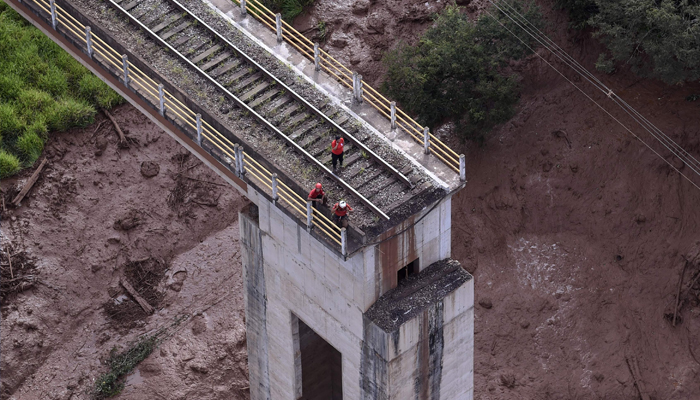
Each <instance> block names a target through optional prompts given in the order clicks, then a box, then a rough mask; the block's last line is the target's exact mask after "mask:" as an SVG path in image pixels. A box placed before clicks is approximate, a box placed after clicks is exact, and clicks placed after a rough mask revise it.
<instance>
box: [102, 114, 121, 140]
mask: <svg viewBox="0 0 700 400" xmlns="http://www.w3.org/2000/svg"><path fill="white" fill-rule="evenodd" d="M102 111H104V113H105V115H106V116H107V118H109V120H110V121H112V125H114V128H115V129H116V130H117V133H118V134H119V142H121V143H126V136H124V132H122V129H121V128H120V127H119V124H117V120H116V119H114V117H113V116H112V114H110V113H109V111H107V110H102Z"/></svg>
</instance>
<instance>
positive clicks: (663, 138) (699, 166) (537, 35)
mask: <svg viewBox="0 0 700 400" xmlns="http://www.w3.org/2000/svg"><path fill="white" fill-rule="evenodd" d="M489 1H490V2H491V3H492V4H493V5H494V6H496V8H498V9H499V10H500V11H501V12H502V13H503V14H504V15H506V16H507V17H508V18H510V19H511V20H512V21H513V22H515V23H516V24H517V25H518V26H519V27H520V28H522V29H523V30H524V31H525V32H526V33H528V34H529V35H530V36H532V37H533V38H534V39H535V40H537V41H538V42H539V43H540V44H542V45H543V46H544V47H545V48H547V50H549V51H550V52H552V53H553V54H554V55H556V56H557V57H558V58H559V59H560V60H562V61H563V62H564V63H565V64H567V65H568V66H569V67H570V68H572V69H574V70H575V71H576V72H578V73H579V74H580V75H582V76H583V77H584V78H585V79H586V80H587V81H588V82H590V83H591V84H593V85H594V86H596V88H598V90H600V91H602V92H603V93H604V94H605V95H607V96H608V97H609V98H610V99H611V100H612V101H613V102H615V103H616V104H617V105H618V106H619V107H620V108H622V109H623V110H624V111H625V112H627V114H628V115H630V117H632V118H633V119H634V120H635V121H636V122H637V123H638V124H640V125H641V126H642V127H643V128H644V129H646V130H647V132H649V134H651V135H652V136H653V137H654V138H655V139H657V140H658V141H659V142H661V143H662V144H663V145H664V146H665V147H666V148H667V149H668V150H669V151H671V152H672V153H673V155H675V156H676V157H678V158H679V159H681V161H683V162H684V163H686V164H687V165H688V166H689V168H691V169H692V170H693V172H695V173H696V174H698V175H700V162H698V160H697V159H695V157H693V156H692V154H690V153H688V152H687V151H686V150H685V149H683V147H681V146H680V145H678V144H677V143H675V142H674V141H673V140H672V139H671V138H670V137H668V136H667V135H666V134H664V133H663V132H662V131H661V129H659V128H657V127H656V126H655V125H654V124H652V123H651V122H650V121H649V120H647V119H646V118H645V117H644V116H643V115H642V114H641V113H639V112H638V111H637V110H635V109H634V108H633V107H632V106H630V105H629V104H627V102H625V101H624V99H622V98H621V97H619V96H618V95H617V94H615V93H614V92H613V91H612V89H610V88H609V87H608V86H606V85H605V84H604V83H603V82H601V81H600V80H599V79H598V78H597V77H596V76H595V75H593V74H592V73H590V72H589V71H588V70H587V69H586V68H584V67H583V66H582V65H581V64H579V62H578V61H576V59H574V58H573V57H571V56H570V55H569V54H567V53H566V52H565V51H564V50H563V49H562V48H561V47H559V45H557V44H556V43H555V42H554V41H553V40H551V39H550V38H549V37H547V36H546V35H545V34H544V33H542V31H540V30H539V29H538V28H537V27H536V26H535V25H534V24H532V23H531V22H530V21H528V20H527V18H525V17H524V16H523V15H522V14H520V12H519V11H518V10H517V9H516V8H515V7H513V6H512V5H511V4H509V3H508V2H506V1H499V4H501V5H505V8H508V9H509V10H510V12H511V14H510V15H509V14H508V13H506V12H505V11H504V10H503V9H501V8H500V7H499V6H498V5H497V4H495V3H494V2H493V1H491V0H489ZM497 1H498V0H497ZM513 14H516V15H517V17H519V18H518V20H519V21H520V22H522V23H523V25H525V26H527V27H528V28H529V29H526V28H525V27H523V26H522V25H520V24H519V23H518V22H516V21H514V20H513V18H512V15H513ZM540 39H541V40H542V41H544V42H546V43H547V44H544V43H542V41H540ZM550 46H551V47H553V48H554V49H555V50H556V51H554V50H552V49H551V48H550ZM562 56H563V57H564V59H562ZM567 61H568V62H567ZM587 77H589V78H591V79H592V80H593V81H595V83H594V82H592V81H591V79H588V78H587ZM652 131H654V132H655V133H654V132H652ZM657 135H659V136H660V138H659V137H657ZM669 146H670V147H673V149H671V148H669Z"/></svg>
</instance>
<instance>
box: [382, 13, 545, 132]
mask: <svg viewBox="0 0 700 400" xmlns="http://www.w3.org/2000/svg"><path fill="white" fill-rule="evenodd" d="M514 6H515V7H517V8H518V9H519V11H520V12H523V13H524V14H525V16H526V17H527V18H528V19H529V20H531V21H539V12H538V11H537V9H536V8H535V7H533V6H527V7H525V8H523V7H522V6H521V5H520V3H517V2H516V3H514ZM490 13H491V14H492V15H494V16H496V18H499V20H500V22H501V23H503V24H505V25H506V26H508V27H509V29H510V30H511V31H513V32H517V31H516V29H517V27H515V26H514V24H513V23H512V22H511V21H510V20H508V19H507V18H506V17H504V16H500V14H499V13H498V11H496V10H490ZM519 36H520V37H522V38H525V37H526V35H523V34H521V35H519ZM528 51H529V50H527V48H526V47H525V46H523V45H522V44H521V43H520V42H519V41H518V40H517V39H516V38H514V37H513V36H512V35H511V34H510V33H509V32H508V31H506V30H505V29H503V27H501V26H500V25H499V23H498V22H497V21H495V20H494V19H493V18H492V17H491V16H489V15H482V16H481V17H479V18H478V19H477V20H476V21H472V20H470V19H469V17H468V16H467V15H465V14H464V13H463V12H462V9H461V8H460V7H458V6H455V5H452V6H448V7H447V8H446V9H445V10H444V11H443V12H442V14H440V15H439V16H437V17H436V19H435V23H434V25H433V26H432V27H431V28H429V29H428V30H427V31H426V32H425V33H424V34H423V35H422V36H421V38H420V40H419V42H418V43H417V44H416V45H415V46H409V45H406V44H402V45H399V47H398V48H396V49H394V50H393V51H390V52H389V53H387V54H386V55H385V57H384V60H383V61H384V63H385V65H386V67H387V77H386V80H385V82H384V84H383V89H384V91H385V92H386V93H388V94H389V95H390V96H392V97H394V98H396V99H397V100H398V102H399V103H400V104H401V106H402V107H404V108H405V109H406V110H407V111H408V112H410V113H412V114H414V115H418V120H419V122H421V123H422V124H426V125H428V126H430V127H431V128H434V127H435V126H436V125H437V124H439V123H442V122H444V121H447V120H452V121H455V122H456V126H457V131H458V132H459V133H460V134H461V135H462V137H464V138H468V139H473V140H477V141H479V142H481V141H483V139H484V137H485V134H486V133H487V132H488V131H489V130H490V129H491V128H492V127H493V126H495V125H496V124H498V123H501V122H504V121H506V120H508V119H509V118H510V117H511V116H512V115H513V113H514V105H515V103H516V102H517V100H518V96H519V94H518V77H517V76H516V75H515V74H507V73H505V67H506V66H507V64H508V62H509V61H510V60H511V59H519V58H522V57H524V56H525V54H526V53H527V52H528Z"/></svg>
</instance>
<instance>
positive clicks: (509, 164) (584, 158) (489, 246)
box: [0, 0, 700, 400]
mask: <svg viewBox="0 0 700 400" xmlns="http://www.w3.org/2000/svg"><path fill="white" fill-rule="evenodd" d="M335 3H342V4H350V5H345V6H343V5H340V6H339V5H337V4H335ZM365 3H366V4H365ZM444 4H445V2H444V1H442V2H432V1H431V2H428V5H427V6H426V3H425V2H419V1H412V0H401V1H396V2H362V1H358V2H353V3H343V2H331V1H329V0H317V1H316V2H315V5H314V7H313V8H312V10H311V13H310V14H308V15H307V16H306V18H308V19H309V21H313V19H314V18H315V19H316V21H320V20H324V21H329V22H332V24H331V25H330V26H329V32H328V33H327V35H328V39H327V40H326V43H325V44H324V46H327V47H326V49H327V50H329V52H330V53H331V54H332V55H334V56H336V57H338V58H339V59H341V60H343V61H344V62H348V64H351V65H353V66H354V68H357V69H358V70H359V71H360V72H361V73H363V75H364V76H365V78H366V79H368V80H369V81H370V82H371V83H373V84H374V83H376V82H378V81H379V80H380V78H381V68H380V66H379V61H378V57H377V56H376V54H374V52H378V54H380V52H381V51H384V50H385V49H387V48H389V47H390V46H391V45H393V44H394V43H395V42H396V41H397V39H403V40H406V41H411V40H415V38H416V35H417V34H418V33H419V32H420V31H421V30H422V29H425V28H426V27H427V26H428V24H429V23H430V19H429V14H428V17H425V16H421V15H423V14H425V13H424V12H421V11H420V7H426V8H429V7H435V8H436V10H437V9H439V8H441V7H444ZM474 4H476V2H474ZM542 4H543V6H545V7H551V4H549V3H544V2H543V3H542ZM337 7H341V8H343V7H344V8H343V10H344V9H345V8H347V9H348V10H347V11H348V12H350V14H340V13H339V11H338V9H337ZM472 7H476V5H472ZM355 9H356V10H355ZM474 9H475V10H476V9H478V7H476V8H474ZM404 14H406V16H404V17H402V15H404ZM349 15H352V17H350V16H349ZM373 15H376V17H372V16H373ZM547 17H548V19H549V21H550V22H551V23H552V24H553V25H554V26H556V27H559V28H557V29H556V30H555V31H554V32H553V33H552V38H553V39H554V40H556V41H557V42H558V43H560V44H562V45H563V46H564V47H565V48H566V49H567V50H568V51H570V53H571V54H572V55H573V56H574V57H576V58H577V59H579V60H581V61H582V62H583V64H584V65H585V66H586V67H587V68H588V69H589V70H593V67H592V64H593V62H594V61H595V59H596V58H597V55H598V52H599V51H600V46H599V45H598V44H597V43H595V42H594V41H592V40H589V39H582V38H581V37H579V36H578V35H575V34H572V33H569V32H566V30H565V29H564V28H563V27H565V25H566V20H565V17H564V16H563V15H562V14H561V13H557V12H548V13H547ZM372 18H374V20H372V21H370V20H371V19H372ZM298 23H299V24H303V23H304V20H303V18H302V19H300V20H298ZM316 23H317V22H313V24H316ZM313 24H312V25H313ZM302 28H303V27H302ZM370 28H371V29H370ZM353 32H354V33H353ZM343 40H345V43H343V42H342V41H343ZM328 46H331V47H328ZM374 49H379V50H374ZM354 54H359V56H358V57H357V58H356V59H351V58H352V57H353V55H354ZM542 54H544V53H542ZM366 55H369V57H366ZM548 59H549V60H552V57H549V58H548ZM357 60H359V61H357ZM355 61H357V62H355ZM513 68H514V69H515V70H519V71H521V72H522V73H523V75H524V79H523V85H524V89H523V93H522V97H521V100H520V103H519V106H518V113H517V115H516V116H515V117H514V118H513V119H512V120H511V121H510V122H508V123H506V124H504V125H503V126H501V127H499V128H498V129H496V130H495V131H494V132H493V133H492V134H491V135H490V137H489V139H488V140H487V143H486V144H485V145H484V146H483V147H475V146H473V145H471V144H464V143H461V142H460V141H459V140H451V145H452V146H453V148H455V149H456V150H457V151H462V152H464V153H465V154H466V155H467V160H468V177H469V182H468V184H467V186H466V188H465V189H464V190H463V191H462V192H461V193H460V194H458V195H457V196H456V197H455V198H454V199H453V200H454V201H453V205H454V207H453V219H452V221H453V256H454V258H456V259H458V260H459V261H460V262H461V263H462V264H463V265H464V266H465V267H466V268H467V269H468V270H469V271H470V272H472V273H473V275H474V277H475V284H476V301H477V306H476V314H475V319H476V321H475V322H476V330H475V398H477V399H561V398H566V399H598V398H612V399H630V400H631V399H637V398H639V394H638V392H637V389H636V387H635V384H634V378H633V377H632V375H631V372H630V368H629V366H628V361H627V360H628V359H631V358H632V357H633V358H635V359H636V360H637V362H638V364H639V372H640V377H638V379H642V380H643V384H644V385H643V386H644V387H645V389H646V390H647V391H648V394H649V395H650V396H651V398H653V399H669V400H672V399H692V398H700V385H698V384H697V382H698V372H700V362H698V360H699V359H700V358H698V356H700V335H698V333H697V332H699V331H700V306H699V300H698V293H700V286H698V283H697V278H698V276H699V275H698V271H699V269H700V266H698V262H700V260H698V251H699V250H700V243H699V241H700V207H699V206H698V204H700V191H698V190H697V189H695V188H694V187H692V186H691V185H690V184H688V182H686V181H684V180H682V179H681V178H680V177H679V176H678V174H677V173H675V172H673V171H672V170H671V168H670V167H668V166H667V165H666V164H664V163H663V161H662V160H660V159H659V158H658V157H656V156H654V155H653V154H652V153H651V152H650V151H649V150H647V149H646V148H645V147H644V146H643V144H641V143H640V142H638V141H636V140H634V138H632V137H631V136H630V135H629V133H627V132H626V131H624V130H623V129H622V128H621V127H620V126H619V125H617V124H616V123H615V122H614V121H612V120H611V119H610V117H608V116H606V115H605V114H602V113H601V111H600V110H599V109H598V108H597V107H596V106H595V105H593V104H592V103H590V102H589V100H587V99H586V98H585V97H584V96H583V95H581V94H580V93H579V92H578V91H576V89H573V88H572V87H571V86H570V84H569V83H568V82H566V81H564V80H563V79H561V78H560V77H559V76H558V75H557V74H556V73H555V72H552V71H551V70H550V69H549V67H548V66H547V65H546V64H544V63H543V62H542V61H540V60H538V59H535V58H534V57H531V58H530V59H528V60H525V61H524V62H521V63H517V64H514V65H513ZM597 75H599V76H600V74H597ZM603 80H604V81H605V82H606V83H608V84H610V85H611V87H614V88H616V90H619V91H620V92H619V94H620V95H621V96H623V97H624V98H625V99H627V100H628V101H629V102H630V103H631V104H632V105H633V106H634V107H636V108H637V109H638V110H639V111H641V112H642V113H643V114H644V115H646V116H647V117H648V118H649V119H650V120H652V121H653V122H654V123H655V124H657V125H658V126H659V127H660V128H661V129H662V130H663V131H664V132H666V133H667V134H669V135H670V136H671V137H672V138H674V139H675V140H677V141H678V142H679V143H681V144H682V145H683V146H684V147H685V148H686V149H688V150H689V151H691V152H693V153H694V154H696V155H697V154H698V152H699V150H700V131H699V129H700V128H699V127H700V106H699V104H700V102H688V101H685V98H686V97H687V96H688V95H689V94H693V93H700V87H699V86H698V85H688V86H684V87H673V88H669V87H665V86H663V85H661V84H659V83H656V82H653V81H648V80H640V79H636V78H634V77H632V76H631V75H630V74H629V73H628V72H627V71H618V72H617V73H616V74H614V75H612V76H603ZM575 82H577V84H580V83H582V82H580V80H579V81H575ZM594 98H595V99H596V100H598V101H603V100H604V99H605V98H604V96H601V95H597V96H594ZM607 106H608V107H609V106H610V105H609V104H608V105H607ZM114 115H115V118H116V119H117V120H118V121H119V123H120V125H121V126H122V129H123V130H124V131H125V134H126V135H127V136H128V137H130V138H132V139H134V140H131V141H129V147H128V148H120V146H118V143H117V141H118V138H117V134H116V132H115V131H114V129H113V128H112V127H111V125H110V124H109V123H106V124H101V125H100V123H101V122H103V119H104V117H98V121H97V124H95V125H94V126H91V127H88V128H85V129H76V130H72V131H70V132H65V133H59V134H54V135H53V138H52V140H51V141H50V142H49V144H48V145H47V149H46V151H45V155H46V156H47V157H49V161H50V163H49V165H47V168H46V169H45V171H44V172H43V173H42V176H41V177H40V178H39V180H38V181H37V183H36V184H35V186H34V188H33V189H32V190H31V191H30V192H29V194H28V195H27V197H26V198H25V199H24V200H23V201H22V204H21V206H20V207H19V208H17V209H8V210H7V211H3V212H2V240H3V247H4V248H5V249H7V248H8V247H7V245H6V243H8V242H11V245H12V251H11V252H10V254H13V255H15V256H16V254H19V252H22V253H21V256H19V257H18V258H17V259H18V260H19V262H20V264H21V263H22V260H24V261H26V263H25V264H26V265H27V266H28V269H27V274H30V273H31V275H32V276H34V277H33V278H32V284H31V285H29V286H27V287H25V288H22V290H14V289H12V290H13V291H15V293H8V294H7V295H5V294H4V293H3V296H4V297H3V300H2V307H1V308H0V311H1V312H2V327H1V329H2V339H1V341H2V342H1V345H2V370H1V371H0V373H1V374H2V388H1V392H0V393H1V394H0V398H2V399H8V398H12V399H39V398H40V399H44V398H46V399H71V398H72V399H82V398H88V396H87V394H86V392H87V391H88V390H90V389H91V388H92V387H93V385H94V381H93V380H94V379H95V378H96V377H97V376H98V375H99V373H102V372H105V371H106V369H105V367H104V365H102V364H101V360H104V359H106V358H107V357H108V355H109V352H110V350H111V349H112V348H114V347H117V348H122V349H123V348H124V347H125V346H127V345H128V344H129V343H131V342H133V341H134V340H135V339H136V338H137V337H138V335H140V334H144V333H147V332H152V331H153V330H155V329H157V328H160V327H163V326H168V325H169V324H171V323H172V322H173V321H174V320H175V318H177V317H179V316H182V315H187V316H189V318H187V319H186V320H185V321H184V322H183V323H182V324H181V325H180V326H178V328H177V331H176V332H175V334H174V336H172V337H170V338H169V339H168V340H166V341H165V342H164V343H163V344H162V345H161V346H160V347H159V348H158V349H156V351H155V352H154V353H153V354H152V355H151V356H150V357H149V358H147V359H146V360H145V361H143V362H142V363H141V364H140V365H139V367H138V368H137V369H136V371H135V372H134V373H133V374H131V375H130V376H129V377H128V378H127V382H126V383H127V385H126V388H125V389H124V392H123V393H122V394H121V395H120V396H118V397H117V398H121V399H190V398H196V399H231V398H233V399H236V398H241V399H243V398H247V385H248V384H247V378H246V376H247V371H246V369H247V368H246V351H245V325H244V321H243V320H244V313H243V299H242V294H241V289H242V288H241V279H242V278H241V267H240V257H239V253H238V236H239V234H238V224H237V221H236V218H237V210H238V209H239V207H240V206H241V205H242V204H243V203H244V201H245V200H244V199H243V198H242V197H240V196H239V195H238V194H237V193H236V192H234V190H233V189H231V188H229V187H227V186H226V184H225V183H224V182H223V181H222V180H221V179H220V178H219V177H218V176H217V175H216V174H214V173H213V172H211V171H209V170H208V169H207V168H206V167H205V166H203V165H200V164H199V163H198V161H196V160H195V159H194V158H193V157H190V156H188V155H186V152H185V150H184V149H182V148H181V147H180V146H179V145H178V144H177V143H176V142H175V141H173V140H172V139H170V138H169V137H168V136H167V135H165V134H164V133H162V132H161V131H160V130H159V129H158V128H157V127H155V126H154V125H152V124H151V123H150V122H148V121H147V119H146V118H145V117H143V116H142V115H140V114H139V112H138V111H136V110H135V109H134V108H132V107H131V106H122V107H119V108H117V109H116V110H114ZM616 115H617V114H616ZM630 126H631V125H630ZM95 128H98V129H97V130H95ZM635 130H638V128H636V129H635ZM445 131H447V129H445ZM643 139H645V140H647V139H648V138H646V137H644V138H643ZM679 167H680V168H682V169H681V171H683V172H687V170H688V168H687V167H685V168H684V167H683V166H682V165H679ZM29 175H31V171H26V172H24V173H23V174H21V175H20V176H18V177H15V178H13V179H9V180H5V181H3V182H2V190H3V191H4V192H5V195H4V197H5V198H7V197H8V196H9V197H13V195H14V194H16V193H17V192H18V191H19V187H21V184H22V183H23V182H24V181H25V180H26V179H28V177H29ZM7 203H8V202H7V201H6V204H7ZM6 260H7V253H3V254H2V255H1V257H0V264H2V271H1V272H2V278H3V281H5V280H6V270H7V272H9V268H7V267H6V266H5V264H9V263H7V262H6ZM12 261H13V262H14V261H15V258H13V259H12ZM141 264H144V265H141ZM13 266H14V264H13ZM144 270H146V271H144ZM146 272H148V273H154V274H155V276H151V275H148V277H146V278H145V279H144V278H139V277H140V276H142V274H144V273H146ZM12 273H13V274H14V270H13V272H12ZM20 273H21V272H20ZM681 274H683V281H682V282H681V285H680V288H681V290H679V289H678V288H679V283H678V282H679V277H680V275H681ZM124 277H126V278H127V279H128V280H130V282H131V283H132V284H133V285H134V287H137V286H138V285H143V286H139V290H142V291H144V293H145V292H147V291H148V290H153V291H154V293H157V294H159V295H162V297H158V296H155V297H148V296H146V297H148V299H149V301H151V302H153V304H152V305H153V306H154V307H156V310H157V311H156V313H155V314H153V315H151V316H148V315H146V314H145V313H142V311H140V310H141V309H140V307H139V306H138V305H137V304H136V303H134V302H133V299H131V298H130V296H129V295H128V294H127V293H126V292H125V291H124V289H123V288H122V287H121V286H120V285H119V279H120V278H124ZM156 282H157V283H156ZM4 288H5V286H3V290H4ZM679 293H680V296H679V295H678V294H679ZM677 296H678V298H677ZM117 303H119V304H117ZM105 304H110V306H109V307H107V306H105ZM124 304H126V305H129V304H131V306H130V307H131V308H130V310H131V311H130V312H125V314H126V315H127V316H128V318H125V321H120V320H119V319H115V318H112V317H110V315H109V313H108V310H109V309H110V307H112V305H115V306H121V305H124ZM677 305H678V306H677ZM676 308H677V309H678V311H676ZM674 313H676V314H677V315H678V317H677V318H676V321H675V322H676V326H675V327H674V326H673V319H674V317H673V314H674ZM669 314H670V317H669ZM125 326H130V327H131V330H130V331H127V329H126V328H125Z"/></svg>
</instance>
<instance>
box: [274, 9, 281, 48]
mask: <svg viewBox="0 0 700 400" xmlns="http://www.w3.org/2000/svg"><path fill="white" fill-rule="evenodd" d="M275 23H276V24H277V43H280V42H282V14H280V13H277V15H275Z"/></svg>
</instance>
